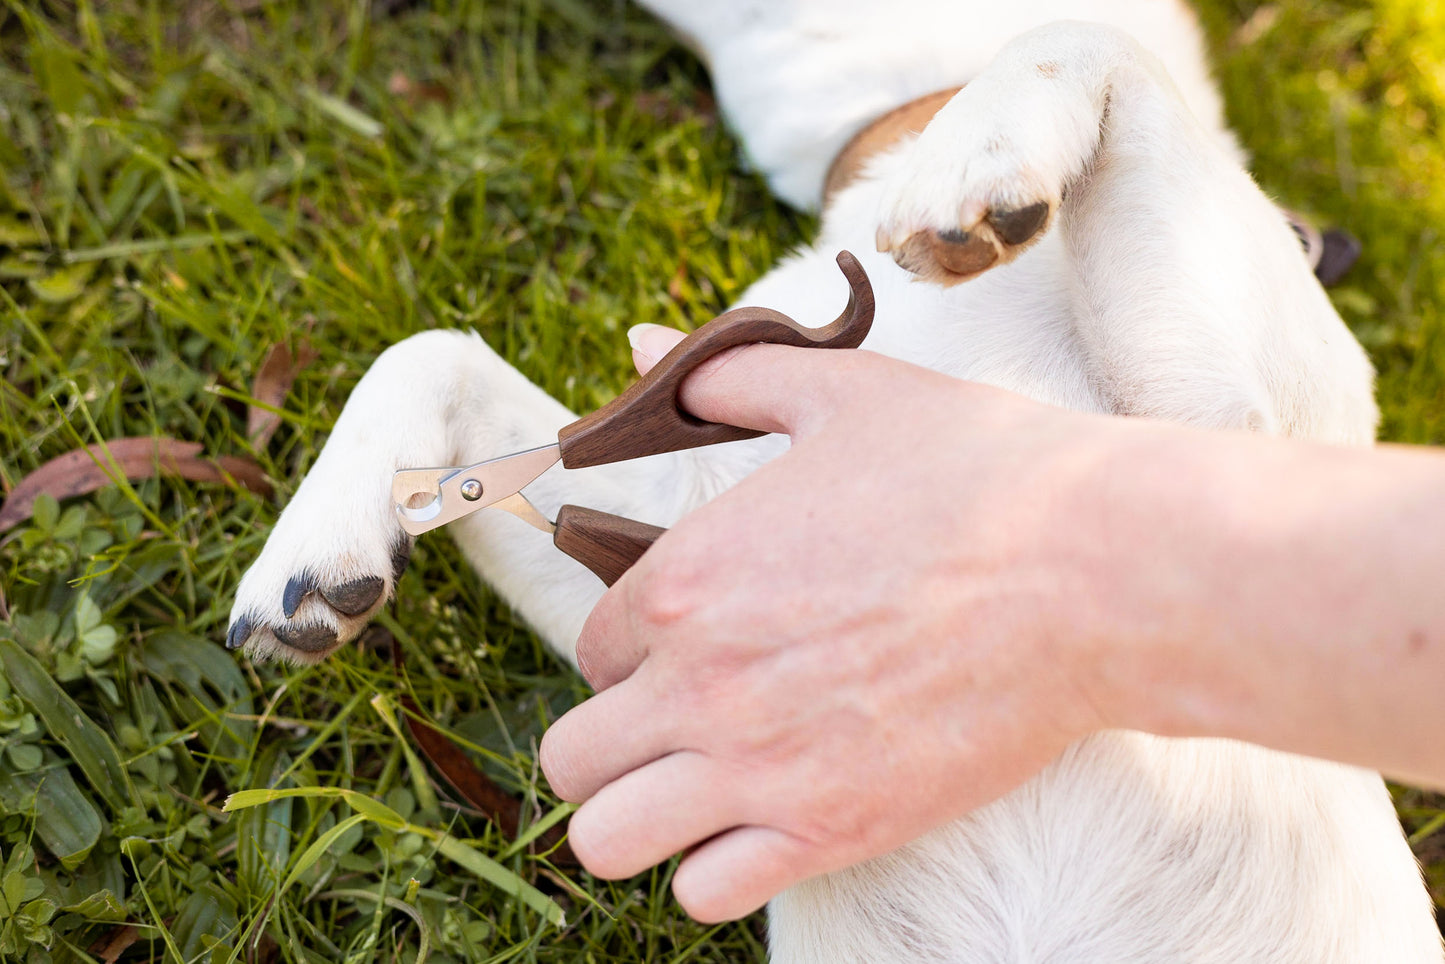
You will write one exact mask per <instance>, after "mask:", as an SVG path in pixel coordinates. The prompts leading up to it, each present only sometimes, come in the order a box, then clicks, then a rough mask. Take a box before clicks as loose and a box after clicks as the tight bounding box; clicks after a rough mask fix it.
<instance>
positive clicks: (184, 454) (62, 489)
mask: <svg viewBox="0 0 1445 964" xmlns="http://www.w3.org/2000/svg"><path fill="white" fill-rule="evenodd" d="M117 474H119V475H122V476H124V477H125V478H127V479H130V480H132V481H135V480H137V479H149V478H153V477H154V476H155V475H157V474H165V475H178V476H180V477H181V478H183V479H189V480H190V481H192V482H230V481H234V482H237V483H239V484H240V485H243V486H245V487H246V488H248V489H250V490H251V491H253V492H259V493H261V494H262V495H269V494H270V493H271V483H270V482H268V481H267V480H266V474H265V473H264V472H262V471H261V466H259V465H257V464H256V463H255V462H253V461H251V460H250V459H244V458H239V457H237V456H230V455H228V456H222V457H221V458H218V459H210V458H206V457H205V456H203V455H201V445H200V443H199V442H180V441H177V440H176V439H173V438H164V437H155V438H151V437H141V438H121V439H115V440H113V441H110V442H106V443H104V444H97V445H87V446H86V447H85V448H83V449H76V450H75V451H74V452H67V453H65V454H64V455H61V456H58V457H57V458H53V459H51V460H50V461H49V462H46V463H45V464H44V465H42V466H40V468H38V469H36V470H35V471H34V472H31V473H30V474H29V475H27V476H26V477H25V478H23V479H21V480H20V484H19V485H17V486H15V488H14V489H12V490H11V491H10V495H9V496H8V497H6V499H5V504H4V505H3V506H0V532H5V531H6V530H8V529H10V528H11V527H12V526H14V525H15V524H16V523H18V522H22V521H24V520H25V519H28V518H30V513H31V512H32V511H33V509H34V507H35V498H36V496H39V495H43V494H49V495H53V496H54V497H55V498H57V499H68V498H71V497H72V496H77V495H87V494H89V493H91V492H94V491H96V490H97V489H103V488H105V487H106V486H107V485H112V484H113V483H114V481H115V476H116V475H117Z"/></svg>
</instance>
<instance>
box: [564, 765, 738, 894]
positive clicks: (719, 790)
mask: <svg viewBox="0 0 1445 964" xmlns="http://www.w3.org/2000/svg"><path fill="white" fill-rule="evenodd" d="M740 789H741V781H739V780H738V779H736V777H735V775H734V774H732V773H731V772H728V771H725V770H723V769H722V768H721V767H720V766H719V765H718V763H717V762H716V761H715V760H712V759H710V758H708V757H705V756H703V755H702V754H699V753H693V752H691V751H683V752H681V753H673V754H670V755H668V756H665V757H663V758H662V759H660V760H654V761H653V762H652V763H649V764H648V765H647V766H644V767H642V768H641V769H637V770H633V771H632V772H631V773H627V774H625V775H623V776H622V777H619V778H618V779H617V780H615V781H613V782H612V783H609V784H607V786H605V787H603V788H602V789H601V790H599V791H598V793H597V795H596V796H594V797H593V798H592V799H590V800H588V801H587V802H586V803H585V804H583V805H582V807H581V809H579V810H578V811H577V812H576V813H574V814H573V815H572V820H571V823H570V825H569V828H568V831H567V840H568V843H569V844H570V845H571V847H572V852H573V853H574V854H576V855H577V859H578V860H580V861H582V866H584V867H586V868H587V870H588V871H589V872H591V873H593V874H595V875H597V876H598V877H606V878H608V879H610V880H616V879H618V878H622V877H631V876H633V875H634V874H639V873H641V872H642V871H644V870H646V869H647V868H648V867H651V866H653V865H654V864H660V863H662V862H663V861H664V860H666V859H667V858H669V857H671V856H672V855H673V854H676V853H680V852H681V851H683V850H686V849H687V848H688V847H691V846H692V845H693V844H695V843H697V842H698V841H700V840H707V839H708V838H709V837H712V836H714V835H715V834H717V833H719V832H721V831H723V830H726V829H727V828H728V827H733V826H736V825H737V824H738V823H740V822H742V820H743V818H744V812H745V809H746V801H744V800H743V799H742V798H741V796H740V794H739V790H740Z"/></svg>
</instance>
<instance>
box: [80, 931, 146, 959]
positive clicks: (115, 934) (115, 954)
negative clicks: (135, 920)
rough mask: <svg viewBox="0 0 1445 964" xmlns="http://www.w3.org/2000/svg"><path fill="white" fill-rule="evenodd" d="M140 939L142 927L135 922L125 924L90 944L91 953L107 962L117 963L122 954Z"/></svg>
mask: <svg viewBox="0 0 1445 964" xmlns="http://www.w3.org/2000/svg"><path fill="white" fill-rule="evenodd" d="M138 940H140V928H139V927H136V926H135V925H134V924H125V925H122V926H120V927H117V928H115V929H114V930H112V931H110V932H109V933H108V934H106V935H105V936H103V937H102V938H101V939H100V940H98V941H96V942H95V943H94V944H92V945H90V953H92V954H95V955H98V956H99V957H100V959H101V960H102V961H104V962H105V964H115V962H116V961H118V960H120V956H121V955H122V954H124V953H125V952H126V951H127V950H129V949H130V946H131V945H132V944H134V943H135V942H136V941H138Z"/></svg>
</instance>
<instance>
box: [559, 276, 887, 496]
mask: <svg viewBox="0 0 1445 964" xmlns="http://www.w3.org/2000/svg"><path fill="white" fill-rule="evenodd" d="M838 267H839V268H841V269H842V270H843V277H845V278H847V279H848V286H849V292H848V306H847V307H846V308H844V309H843V313H842V314H841V315H839V316H838V318H837V320H836V321H834V322H833V323H832V324H830V325H826V326H824V327H822V328H804V327H803V326H802V325H800V324H798V323H797V322H795V321H793V319H791V318H789V317H788V316H787V315H785V314H783V313H782V312H779V311H773V310H772V309H770V308H734V309H733V310H732V311H729V312H726V313H724V314H721V315H719V316H718V317H716V318H714V319H713V320H712V321H710V322H708V323H707V324H705V325H703V326H702V327H701V328H699V329H698V330H697V331H694V332H693V333H692V334H690V335H688V336H687V337H686V338H684V339H683V340H682V341H681V342H680V343H678V345H677V346H676V347H675V348H673V349H672V351H670V352H668V353H667V355H666V356H665V357H664V358H663V359H662V361H660V362H658V363H657V364H656V365H655V366H653V368H652V369H651V370H650V371H649V372H648V373H647V374H646V375H644V376H642V378H641V379H639V380H638V381H636V382H634V383H633V384H632V386H631V387H629V388H628V389H627V390H626V391H625V392H623V393H622V394H621V395H618V396H617V397H616V398H614V399H613V400H612V401H610V402H608V403H607V404H606V405H604V406H602V407H601V408H599V409H598V410H597V411H595V412H593V413H592V414H591V415H587V416H584V417H583V418H580V419H578V420H577V421H575V422H573V423H572V424H571V425H568V426H567V427H566V428H564V429H562V431H560V432H558V433H557V441H558V442H559V443H560V446H561V449H562V464H563V465H564V466H566V467H567V468H569V469H577V468H582V467H584V466H588V465H602V464H604V463H607V462H623V461H626V460H628V459H636V458H641V457H642V456H644V455H657V454H658V453H660V452H675V451H677V450H678V449H690V448H697V447H699V446H702V445H714V444H716V443H718V442H732V441H736V440H737V439H745V438H756V437H757V436H759V435H765V434H767V433H765V432H758V431H754V430H752V429H746V428H738V427H736V426H733V425H722V424H719V423H717V422H704V421H702V420H701V419H698V418H694V417H693V416H691V415H689V414H687V412H685V411H683V410H682V407H681V406H680V405H679V404H678V401H677V393H678V390H679V388H681V386H682V380H683V379H684V378H686V377H687V376H688V375H690V374H691V373H692V371H693V369H695V368H697V366H699V365H701V364H702V363H703V362H705V361H707V360H708V359H709V358H711V357H713V356H714V355H716V354H718V353H719V352H722V351H726V350H727V349H729V348H734V347H736V346H738V345H748V344H755V343H759V342H764V343H768V344H774V345H792V346H794V347H796V348H857V347H858V346H859V345H860V344H862V343H863V339H864V337H866V336H867V334H868V329H869V328H870V327H871V326H872V324H873V286H872V284H870V283H869V281H868V275H867V274H866V273H865V272H864V271H863V266H862V265H861V264H859V263H858V259H857V258H855V257H853V255H852V254H851V253H849V252H847V251H841V252H839V253H838Z"/></svg>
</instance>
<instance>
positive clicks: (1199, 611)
mask: <svg viewBox="0 0 1445 964" xmlns="http://www.w3.org/2000/svg"><path fill="white" fill-rule="evenodd" d="M1100 437H1101V439H1102V440H1103V441H1102V445H1101V447H1100V456H1099V457H1098V458H1097V459H1096V460H1095V461H1094V462H1093V464H1092V466H1091V469H1090V473H1091V474H1090V476H1089V477H1088V478H1086V479H1085V480H1084V482H1083V485H1082V487H1081V490H1082V491H1084V492H1087V493H1089V495H1088V503H1087V504H1086V505H1084V506H1082V507H1080V510H1079V514H1080V516H1081V518H1082V520H1083V526H1082V528H1083V531H1084V532H1085V533H1087V536H1086V538H1089V539H1090V540H1091V541H1092V543H1093V551H1092V552H1091V553H1090V555H1089V556H1088V557H1087V560H1088V564H1087V567H1086V569H1085V570H1084V572H1083V573H1082V577H1083V583H1082V584H1083V585H1085V586H1086V587H1087V594H1088V597H1089V604H1088V605H1086V606H1081V607H1079V609H1080V611H1082V612H1085V613H1088V614H1090V619H1089V623H1088V625H1087V626H1086V627H1084V629H1085V635H1086V636H1087V637H1088V638H1090V639H1091V640H1092V644H1091V645H1090V646H1088V647H1086V648H1085V653H1086V655H1087V657H1088V663H1087V665H1085V666H1083V667H1081V673H1082V676H1081V679H1082V683H1081V686H1082V688H1083V689H1084V691H1085V692H1086V694H1087V695H1088V697H1089V699H1090V700H1091V702H1092V704H1093V706H1094V707H1095V708H1096V710H1097V712H1098V715H1099V717H1100V719H1101V721H1102V722H1103V723H1104V725H1107V726H1108V727H1110V728H1120V729H1134V730H1142V731H1146V732H1150V733H1155V734H1158V735H1161V736H1204V735H1217V736H1224V735H1233V733H1231V732H1228V731H1230V730H1231V729H1232V728H1233V727H1232V726H1231V724H1232V723H1237V722H1239V721H1240V719H1241V717H1240V706H1241V704H1247V703H1249V702H1251V701H1252V694H1251V693H1250V692H1249V687H1248V685H1247V682H1248V680H1250V679H1252V678H1254V675H1253V672H1252V669H1251V667H1250V666H1249V665H1248V662H1249V660H1248V658H1247V657H1248V653H1247V652H1241V650H1240V645H1239V644H1240V643H1241V642H1244V641H1245V640H1246V637H1245V636H1244V635H1243V634H1241V633H1240V632H1238V624H1237V623H1236V621H1235V618H1234V617H1235V616H1236V615H1238V614H1239V610H1240V608H1241V606H1242V604H1243V600H1241V599H1240V598H1239V597H1240V591H1241V589H1242V588H1244V584H1243V583H1242V582H1241V581H1240V580H1241V576H1240V574H1241V573H1244V572H1250V573H1254V572H1257V571H1258V570H1257V568H1256V565H1257V564H1256V563H1252V562H1251V557H1254V556H1256V555H1257V554H1258V553H1259V551H1260V548H1261V546H1265V547H1268V546H1269V537H1268V533H1267V532H1266V531H1265V529H1264V528H1262V527H1261V526H1260V525H1259V519H1258V518H1257V516H1258V512H1257V509H1256V507H1255V506H1253V505H1252V504H1251V502H1250V497H1249V495H1248V494H1247V493H1246V492H1244V489H1245V488H1247V486H1248V483H1249V481H1250V478H1251V476H1250V469H1249V466H1248V465H1247V464H1244V463H1241V462H1240V460H1239V459H1238V458H1237V453H1236V452H1235V451H1234V447H1235V446H1236V445H1238V444H1239V443H1240V442H1241V441H1248V440H1247V439H1245V438H1244V437H1242V436H1236V435H1233V434H1232V433H1222V432H1221V433H1212V432H1203V431H1199V430H1194V429H1187V428H1180V427H1179V426H1174V425H1167V424H1163V423H1157V422H1146V421H1142V420H1124V419H1119V420H1112V421H1111V422H1110V424H1109V425H1108V426H1107V428H1106V429H1105V430H1104V431H1101V434H1100Z"/></svg>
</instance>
